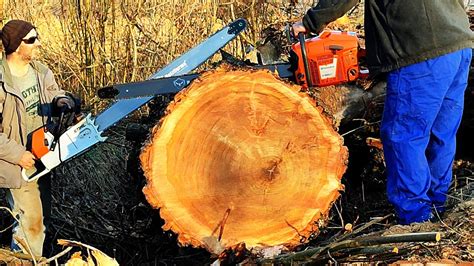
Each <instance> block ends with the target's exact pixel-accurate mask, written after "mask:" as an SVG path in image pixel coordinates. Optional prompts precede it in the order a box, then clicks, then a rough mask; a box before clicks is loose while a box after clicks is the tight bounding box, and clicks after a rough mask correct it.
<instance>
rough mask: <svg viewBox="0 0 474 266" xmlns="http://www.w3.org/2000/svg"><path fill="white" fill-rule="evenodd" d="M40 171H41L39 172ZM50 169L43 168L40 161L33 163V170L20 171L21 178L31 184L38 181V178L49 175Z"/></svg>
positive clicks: (23, 169)
mask: <svg viewBox="0 0 474 266" xmlns="http://www.w3.org/2000/svg"><path fill="white" fill-rule="evenodd" d="M41 169H42V170H41ZM49 171H50V169H48V168H46V167H44V165H43V163H41V161H40V160H37V161H35V166H33V168H31V169H29V170H26V169H25V168H22V169H21V177H22V178H23V180H25V181H26V182H33V181H36V180H38V178H40V177H42V176H44V175H45V174H47V173H49Z"/></svg>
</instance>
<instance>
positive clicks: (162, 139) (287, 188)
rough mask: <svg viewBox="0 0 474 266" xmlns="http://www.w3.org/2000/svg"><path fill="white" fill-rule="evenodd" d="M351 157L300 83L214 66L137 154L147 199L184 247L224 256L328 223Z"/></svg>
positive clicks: (293, 240) (287, 240)
mask: <svg viewBox="0 0 474 266" xmlns="http://www.w3.org/2000/svg"><path fill="white" fill-rule="evenodd" d="M347 156H348V152H347V149H346V147H344V146H343V139H342V137H341V136H340V135H339V134H338V133H337V131H336V130H335V127H334V121H333V119H332V118H331V117H330V116H327V115H326V114H325V113H324V112H323V108H321V107H320V106H318V105H317V104H316V103H315V101H314V100H313V99H312V98H311V97H309V96H308V95H307V94H305V93H302V92H300V87H299V86H295V85H290V84H288V83H286V82H284V81H282V80H279V79H278V78H277V77H275V75H274V74H272V73H270V72H268V71H264V70H259V71H255V70H235V71H228V70H227V69H221V70H217V71H214V72H211V73H207V74H204V75H203V76H202V77H201V78H200V79H199V80H197V81H195V82H193V84H192V85H191V86H190V87H189V88H188V89H186V90H185V91H183V92H182V93H180V94H178V95H177V96H176V97H175V101H174V103H172V104H171V105H170V106H169V107H168V110H167V115H166V116H165V117H164V118H163V119H162V120H161V121H160V124H159V125H158V126H156V127H155V128H154V130H153V134H152V137H151V138H150V141H149V143H148V144H147V145H146V146H145V148H144V149H143V151H142V154H141V156H140V159H141V162H142V168H143V170H144V173H145V176H146V178H147V185H146V186H145V188H144V189H143V191H144V194H145V195H146V198H147V200H148V202H149V203H150V204H151V205H152V206H154V207H155V208H160V214H161V217H162V218H163V219H164V220H165V225H164V226H163V228H164V229H166V230H168V229H171V230H173V231H174V232H176V233H177V234H178V240H179V242H180V243H181V244H183V245H192V246H195V247H206V248H207V249H208V250H209V251H211V252H214V253H220V252H221V251H222V250H223V249H225V248H227V247H232V246H235V245H237V244H239V243H241V242H244V243H245V244H246V246H247V248H253V247H265V246H276V245H285V246H287V247H290V248H291V247H294V246H296V245H299V244H301V243H302V242H306V241H307V240H308V239H309V238H310V236H311V235H312V234H317V233H318V227H319V226H320V225H322V224H324V223H325V221H326V220H327V214H328V211H329V209H330V207H331V205H332V203H333V202H334V201H335V200H336V199H337V198H338V196H339V192H340V190H342V189H343V185H342V184H341V182H340V179H341V176H342V174H343V173H344V172H345V170H346V164H347Z"/></svg>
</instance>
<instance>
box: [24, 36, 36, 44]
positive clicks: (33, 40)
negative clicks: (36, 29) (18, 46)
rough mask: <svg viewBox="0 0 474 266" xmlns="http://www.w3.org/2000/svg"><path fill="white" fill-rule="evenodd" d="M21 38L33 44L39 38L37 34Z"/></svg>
mask: <svg viewBox="0 0 474 266" xmlns="http://www.w3.org/2000/svg"><path fill="white" fill-rule="evenodd" d="M21 40H22V41H23V42H24V43H26V44H33V43H35V42H36V40H39V36H33V37H30V38H28V39H21Z"/></svg>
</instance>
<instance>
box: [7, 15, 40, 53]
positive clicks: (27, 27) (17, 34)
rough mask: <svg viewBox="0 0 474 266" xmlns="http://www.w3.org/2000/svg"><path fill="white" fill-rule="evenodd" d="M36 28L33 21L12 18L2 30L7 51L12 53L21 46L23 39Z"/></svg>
mask: <svg viewBox="0 0 474 266" xmlns="http://www.w3.org/2000/svg"><path fill="white" fill-rule="evenodd" d="M32 29H35V26H33V25H32V24H31V23H29V22H27V21H24V20H19V19H15V20H10V21H8V22H7V24H5V26H3V28H2V30H1V31H0V36H1V37H2V43H3V47H5V53H6V54H11V53H13V52H15V51H16V49H17V48H18V46H20V44H21V41H22V39H23V38H24V37H25V36H26V35H27V34H28V33H29V32H30V31H31V30H32Z"/></svg>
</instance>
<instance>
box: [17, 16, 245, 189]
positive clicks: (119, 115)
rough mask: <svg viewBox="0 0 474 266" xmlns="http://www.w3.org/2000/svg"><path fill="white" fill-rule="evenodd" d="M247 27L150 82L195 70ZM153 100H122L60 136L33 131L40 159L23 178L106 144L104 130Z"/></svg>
mask: <svg viewBox="0 0 474 266" xmlns="http://www.w3.org/2000/svg"><path fill="white" fill-rule="evenodd" d="M246 26H247V22H246V21H245V20H244V19H237V20H235V21H234V22H232V23H230V24H229V25H227V26H226V27H224V28H223V29H221V30H219V31H218V32H216V33H214V34H213V35H212V36H210V37H209V38H208V39H206V40H205V41H203V42H202V43H200V44H199V45H197V46H196V47H194V48H192V49H191V50H189V51H188V52H186V53H185V54H183V55H182V56H180V57H179V58H177V59H175V60H174V61H173V62H171V63H170V64H168V65H167V66H165V67H164V68H162V69H161V70H159V71H157V72H156V73H155V74H153V75H152V76H150V77H149V78H148V80H155V79H159V78H166V77H172V76H178V75H184V74H187V73H189V72H191V71H193V70H194V69H196V68H197V67H199V66H200V65H201V64H203V63H204V62H205V61H206V60H207V59H209V58H210V57H211V56H212V55H213V54H215V53H216V52H217V51H219V49H221V48H222V47H224V46H225V45H226V44H227V43H228V42H230V41H231V40H233V39H234V38H235V37H237V36H238V35H239V34H240V33H241V32H242V31H243V30H244V29H245V28H246ZM186 85H187V83H186V81H185V80H183V79H177V80H176V82H175V83H174V85H173V86H172V88H170V89H171V91H175V90H176V86H178V87H180V88H184V87H185V86H186ZM153 98H154V95H150V96H145V97H137V98H121V99H120V98H118V100H117V101H116V102H114V103H113V104H112V105H111V106H109V107H108V108H107V109H105V110H104V111H103V112H102V113H100V114H99V115H97V117H95V118H94V117H92V116H91V115H90V114H89V115H87V116H85V117H84V118H83V119H82V120H80V121H79V122H78V123H76V124H75V125H73V126H71V127H69V128H68V129H67V130H66V131H65V132H64V133H62V134H61V135H60V136H56V137H55V136H54V135H53V134H52V133H51V132H50V131H48V129H46V128H39V129H38V130H36V131H34V132H32V133H31V135H30V139H31V148H30V149H31V152H32V153H33V154H34V155H35V156H36V158H38V159H37V160H36V162H35V167H34V168H32V169H29V170H25V169H22V176H23V179H24V180H25V181H27V182H31V181H35V180H37V179H38V178H40V177H41V176H43V175H45V174H47V173H48V172H50V171H51V170H52V169H53V168H55V167H57V166H58V165H60V164H61V163H63V162H64V161H67V160H69V159H71V158H74V157H76V156H78V155H79V154H81V153H83V152H85V151H87V150H88V149H89V148H91V147H92V146H94V145H95V144H97V143H99V142H103V141H105V139H106V138H105V137H103V136H102V133H103V131H104V130H106V129H108V128H109V127H111V126H113V125H114V124H115V123H117V122H118V121H119V120H121V119H123V118H124V117H126V116H127V115H129V114H130V113H131V112H133V111H135V110H137V109H138V108H140V107H141V106H143V105H144V104H146V103H148V102H149V101H150V100H151V99H153Z"/></svg>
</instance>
